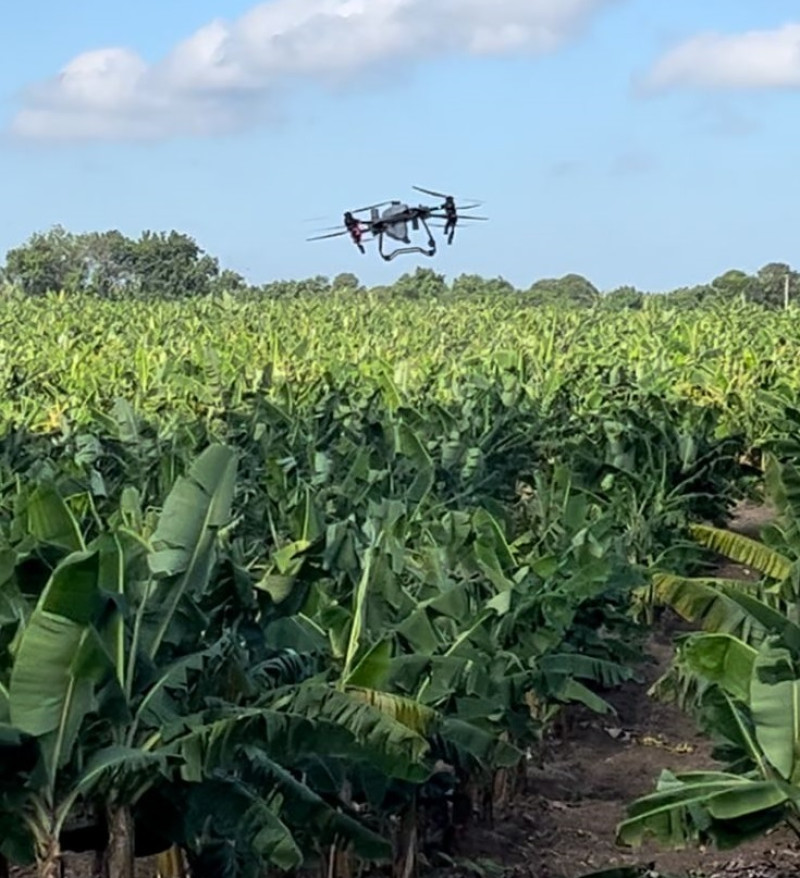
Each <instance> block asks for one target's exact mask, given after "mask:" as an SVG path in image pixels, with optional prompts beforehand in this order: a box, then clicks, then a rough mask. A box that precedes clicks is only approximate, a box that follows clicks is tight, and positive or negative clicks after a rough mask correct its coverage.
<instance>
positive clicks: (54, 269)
mask: <svg viewBox="0 0 800 878" xmlns="http://www.w3.org/2000/svg"><path fill="white" fill-rule="evenodd" d="M5 275H6V277H7V279H8V281H9V282H10V283H12V284H14V285H16V286H18V287H19V288H20V289H22V290H23V291H24V292H25V293H26V294H27V295H29V296H43V295H45V294H46V293H49V292H54V293H60V292H64V291H77V290H80V289H82V288H83V287H84V284H85V280H86V269H85V264H84V260H83V258H82V254H81V247H80V243H79V241H78V239H77V238H76V236H75V235H73V234H71V233H70V232H67V231H66V230H65V229H64V228H63V227H62V226H58V225H57V226H54V227H53V228H52V229H50V230H49V231H48V232H43V233H41V232H37V233H35V234H33V235H31V237H30V238H29V239H28V240H27V242H26V243H24V244H22V245H21V246H19V247H15V248H14V249H12V250H9V251H8V253H7V254H6V267H5Z"/></svg>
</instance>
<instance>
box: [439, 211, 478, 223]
mask: <svg viewBox="0 0 800 878" xmlns="http://www.w3.org/2000/svg"><path fill="white" fill-rule="evenodd" d="M431 216H433V217H435V218H436V219H447V215H446V214H441V213H433V214H431ZM456 216H457V217H458V221H459V222H461V220H488V219H489V217H488V216H474V215H473V214H471V213H468V214H460V213H459V214H456Z"/></svg>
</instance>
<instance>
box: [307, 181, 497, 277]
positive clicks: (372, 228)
mask: <svg viewBox="0 0 800 878" xmlns="http://www.w3.org/2000/svg"><path fill="white" fill-rule="evenodd" d="M412 188H413V189H416V190H417V191H418V192H424V193H425V194H426V195H432V196H434V197H435V198H443V199H444V201H443V203H442V204H440V205H439V206H438V207H430V206H426V205H422V204H420V205H418V206H417V207H413V206H410V205H408V204H405V203H403V202H402V201H383V202H381V203H380V204H372V205H370V206H369V207H360V208H359V209H358V210H348V211H345V214H344V228H342V227H341V226H334V227H333V229H326V230H323V231H326V232H327V234H323V235H316V236H315V237H313V238H307V240H308V241H321V240H322V239H323V238H338V237H339V236H340V235H349V236H350V239H351V240H352V242H353V243H354V244H355V245H356V247H358V249H359V251H360V252H361V253H366V250H365V249H364V236H365V235H367V234H371V235H372V239H375V238H377V239H378V252H379V253H380V255H381V257H382V258H383V259H385V260H386V261H387V262H388V261H389V260H390V259H394V258H395V256H399V255H400V254H401V253H422V254H423V255H424V256H433V255H434V254H435V253H436V240H435V239H434V237H433V233H432V232H431V229H430V226H429V225H428V221H429V220H444V223H438V222H432V223H431V225H433V226H435V227H439V228H442V227H443V228H444V234H445V237H446V238H447V243H448V244H452V243H453V236H454V235H455V232H456V225H457V223H458V222H459V220H486V219H488V217H485V216H474V215H472V214H459V210H472V209H473V208H475V207H478V206H479V205H480V202H476V203H474V204H466V205H462V206H461V207H460V208H458V207H457V206H456V202H455V199H454V198H453V196H452V195H443V194H442V193H441V192H433V191H432V190H430V189H423V188H421V187H420V186H413V187H412ZM382 207H385V208H386V209H385V210H384V211H383V212H382V213H381V212H380V209H381V208H382ZM360 213H369V219H357V218H356V214H360ZM409 223H410V224H411V229H412V231H415V232H416V231H418V230H419V227H420V224H421V225H422V227H423V228H424V229H425V231H426V232H427V234H428V246H427V247H417V246H412V245H411V238H410V237H409V234H408V226H409ZM384 236H385V237H387V238H391V239H393V240H395V241H399V242H400V243H401V244H405V245H406V246H405V247H398V248H397V249H396V250H393V251H392V252H391V253H385V252H384V249H383V242H384ZM367 240H370V239H367Z"/></svg>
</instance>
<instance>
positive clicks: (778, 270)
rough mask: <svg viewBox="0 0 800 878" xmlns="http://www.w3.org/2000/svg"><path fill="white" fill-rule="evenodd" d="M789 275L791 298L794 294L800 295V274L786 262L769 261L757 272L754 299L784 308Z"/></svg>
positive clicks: (764, 303)
mask: <svg viewBox="0 0 800 878" xmlns="http://www.w3.org/2000/svg"><path fill="white" fill-rule="evenodd" d="M787 277H788V279H789V296H790V299H791V298H792V297H793V296H794V297H800V286H798V280H800V274H798V272H796V271H794V270H793V269H792V267H791V266H790V265H787V264H786V263H785V262H769V263H767V264H766V265H765V266H763V267H762V268H760V269H759V270H758V273H757V274H756V284H755V290H754V296H753V301H756V302H760V303H761V304H762V305H767V306H769V307H771V308H782V307H783V304H784V295H785V288H786V279H787Z"/></svg>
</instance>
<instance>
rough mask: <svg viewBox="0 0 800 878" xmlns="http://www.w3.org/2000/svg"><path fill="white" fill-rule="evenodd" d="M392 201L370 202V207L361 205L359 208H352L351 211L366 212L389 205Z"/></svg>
mask: <svg viewBox="0 0 800 878" xmlns="http://www.w3.org/2000/svg"><path fill="white" fill-rule="evenodd" d="M390 204H392V202H391V201H381V203H380V204H370V205H369V207H359V208H358V209H357V210H351V211H350V213H366V212H367V211H370V210H377V209H378V208H379V207H388V205H390Z"/></svg>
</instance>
